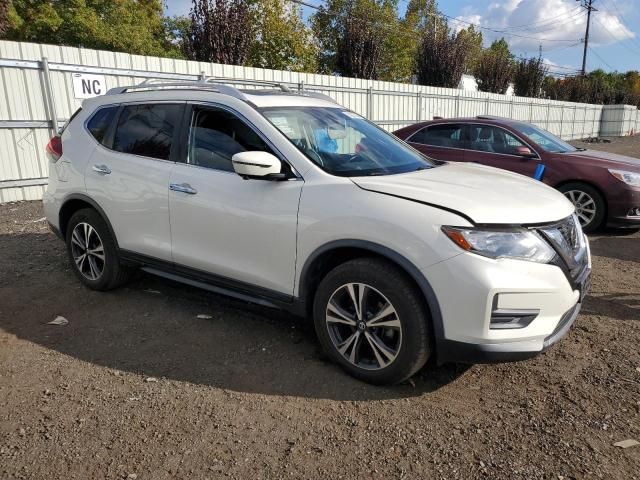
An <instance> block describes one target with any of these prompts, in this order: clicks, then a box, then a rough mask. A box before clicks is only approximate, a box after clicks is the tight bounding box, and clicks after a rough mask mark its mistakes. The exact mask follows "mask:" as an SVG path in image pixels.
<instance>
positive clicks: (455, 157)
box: [406, 123, 468, 162]
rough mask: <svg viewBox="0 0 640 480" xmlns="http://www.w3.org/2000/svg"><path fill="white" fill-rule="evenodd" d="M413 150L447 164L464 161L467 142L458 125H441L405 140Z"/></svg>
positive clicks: (416, 133)
mask: <svg viewBox="0 0 640 480" xmlns="http://www.w3.org/2000/svg"><path fill="white" fill-rule="evenodd" d="M406 141H407V142H408V143H409V144H410V145H411V146H412V147H413V148H415V149H417V150H419V151H421V152H422V153H424V154H426V155H428V156H429V157H431V158H435V159H437V160H444V161H447V162H463V161H465V157H464V155H465V149H466V148H467V145H468V142H467V137H466V129H465V127H464V125H463V124H460V123H441V124H437V125H430V126H428V127H424V128H423V129H421V130H418V131H417V132H415V133H414V134H413V135H411V136H410V137H409V138H408V139H407V140H406Z"/></svg>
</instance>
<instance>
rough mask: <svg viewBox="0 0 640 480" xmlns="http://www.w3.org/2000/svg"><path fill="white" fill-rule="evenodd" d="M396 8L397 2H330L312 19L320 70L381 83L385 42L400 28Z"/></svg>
mask: <svg viewBox="0 0 640 480" xmlns="http://www.w3.org/2000/svg"><path fill="white" fill-rule="evenodd" d="M396 6H397V0H329V1H328V3H327V4H326V5H325V6H324V7H322V8H321V9H320V11H318V12H317V13H316V14H315V15H314V16H313V19H312V25H313V30H314V32H315V35H316V38H317V39H318V42H319V46H320V53H319V56H318V60H319V66H320V70H321V71H322V72H324V73H339V74H340V75H344V76H349V77H356V78H366V79H378V78H379V76H380V72H381V67H382V63H383V61H384V59H385V53H384V49H385V47H386V46H388V45H389V44H388V43H386V42H385V39H386V38H387V36H388V35H390V34H393V31H394V28H396V26H397V24H398V22H397V14H396ZM386 58H388V57H386Z"/></svg>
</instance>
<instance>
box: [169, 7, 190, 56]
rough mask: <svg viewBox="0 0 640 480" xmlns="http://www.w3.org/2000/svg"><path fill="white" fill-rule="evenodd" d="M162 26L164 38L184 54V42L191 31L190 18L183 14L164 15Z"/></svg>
mask: <svg viewBox="0 0 640 480" xmlns="http://www.w3.org/2000/svg"><path fill="white" fill-rule="evenodd" d="M163 27H164V38H166V39H167V42H168V43H169V44H170V45H171V46H172V48H174V49H176V50H177V51H179V52H180V53H181V54H182V55H185V56H186V53H185V42H186V40H187V38H189V32H190V31H191V19H190V18H189V17H186V16H184V15H176V16H173V17H164V19H163Z"/></svg>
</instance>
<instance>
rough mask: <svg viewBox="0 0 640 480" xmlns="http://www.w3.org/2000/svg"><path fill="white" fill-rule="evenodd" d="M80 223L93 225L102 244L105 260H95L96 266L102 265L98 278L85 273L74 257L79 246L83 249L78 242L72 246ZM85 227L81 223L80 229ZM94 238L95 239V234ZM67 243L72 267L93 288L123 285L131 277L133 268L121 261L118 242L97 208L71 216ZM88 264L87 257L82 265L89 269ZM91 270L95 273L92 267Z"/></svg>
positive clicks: (101, 288) (83, 281) (82, 280)
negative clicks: (74, 234) (74, 233)
mask: <svg viewBox="0 0 640 480" xmlns="http://www.w3.org/2000/svg"><path fill="white" fill-rule="evenodd" d="M79 224H87V225H89V226H91V227H92V228H93V229H94V230H95V232H97V235H98V237H97V238H98V240H99V241H100V242H101V245H102V249H103V252H104V261H103V262H102V263H101V262H100V261H99V260H94V265H96V267H95V268H97V269H99V267H100V266H102V269H101V273H100V275H99V276H97V277H96V278H89V277H88V276H87V274H86V273H83V272H82V271H81V268H80V267H79V266H78V264H77V263H76V261H75V259H74V252H75V253H79V251H78V248H80V250H82V249H81V247H78V244H77V243H75V244H74V246H73V247H72V243H73V240H72V237H73V232H74V230H75V228H76V227H77V226H78V225H79ZM83 229H84V227H83V226H82V225H81V229H80V230H83ZM92 238H94V240H95V236H93V237H92ZM81 240H82V239H81ZM66 244H67V253H68V256H69V261H70V262H71V268H72V269H73V271H74V273H75V274H76V276H77V277H78V278H79V279H80V281H81V282H82V283H83V284H84V285H86V286H87V287H89V288H91V289H93V290H101V291H104V290H111V289H113V288H116V287H118V286H120V285H122V284H123V283H125V282H126V281H127V280H128V279H129V278H130V276H131V270H130V269H129V268H127V267H125V266H123V265H122V263H121V262H120V258H119V257H118V250H117V248H116V242H115V240H114V238H113V236H112V235H111V232H110V230H109V227H108V226H107V224H106V222H105V221H104V219H103V218H102V216H101V215H100V214H99V213H98V212H96V211H95V210H93V209H91V208H85V209H82V210H78V211H77V212H75V213H74V214H73V215H72V216H71V219H70V220H69V224H68V225H67V229H66ZM74 249H76V250H74ZM87 265H88V264H87V259H85V261H84V262H82V266H83V267H84V269H85V270H86V269H87ZM89 271H90V272H91V273H93V271H92V270H91V269H90V270H89Z"/></svg>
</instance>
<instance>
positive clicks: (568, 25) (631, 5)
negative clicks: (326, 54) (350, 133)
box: [166, 0, 640, 74]
mask: <svg viewBox="0 0 640 480" xmlns="http://www.w3.org/2000/svg"><path fill="white" fill-rule="evenodd" d="M282 1H287V0H282ZM305 1H306V2H307V3H310V4H313V5H318V6H319V5H322V4H323V0H305ZM407 1H408V0H400V7H399V8H400V12H401V14H402V13H404V10H405V9H406V4H407ZM166 4H167V6H166V13H167V14H168V15H186V14H188V13H189V9H190V7H191V0H166ZM593 6H594V7H595V8H597V11H595V12H593V13H592V16H591V28H590V35H589V50H588V52H587V71H590V70H595V69H597V68H601V69H603V70H605V71H615V70H617V71H621V72H626V71H628V70H640V0H593ZM438 7H439V9H440V11H441V12H442V13H443V14H445V15H447V16H449V17H451V18H450V19H449V25H450V26H451V27H452V28H454V29H460V28H466V27H467V26H469V24H474V25H476V26H479V27H480V28H481V29H482V33H483V36H484V41H485V44H489V43H490V42H491V41H493V40H495V39H497V38H500V37H504V38H505V39H506V40H507V41H508V42H509V45H510V47H511V51H512V52H514V53H515V54H516V55H518V56H519V55H526V56H534V55H535V56H537V55H538V53H539V49H540V46H541V45H542V56H543V58H544V61H545V63H547V64H548V65H549V68H550V70H551V71H552V72H555V73H563V72H566V73H567V74H570V73H573V72H574V71H576V70H579V69H580V68H581V66H582V53H583V49H584V44H583V43H582V39H583V38H584V36H585V28H586V23H587V16H586V10H585V9H584V8H580V2H578V1H576V0H440V1H439V2H438ZM313 12H314V10H313V9H311V8H308V7H303V17H304V18H308V16H309V15H311V14H312V13H313Z"/></svg>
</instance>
